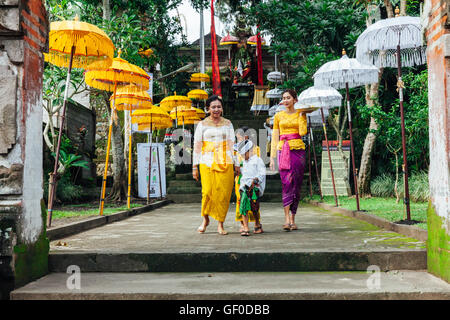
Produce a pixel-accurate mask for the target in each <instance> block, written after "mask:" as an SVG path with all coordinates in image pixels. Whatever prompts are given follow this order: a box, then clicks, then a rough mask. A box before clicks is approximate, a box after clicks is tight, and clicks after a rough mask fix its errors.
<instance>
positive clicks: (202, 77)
mask: <svg viewBox="0 0 450 320" xmlns="http://www.w3.org/2000/svg"><path fill="white" fill-rule="evenodd" d="M189 81H190V82H209V76H208V75H207V74H206V73H193V74H191V79H189Z"/></svg>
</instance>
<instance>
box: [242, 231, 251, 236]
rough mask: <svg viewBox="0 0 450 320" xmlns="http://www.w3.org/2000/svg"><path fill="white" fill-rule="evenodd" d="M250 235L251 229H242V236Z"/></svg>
mask: <svg viewBox="0 0 450 320" xmlns="http://www.w3.org/2000/svg"><path fill="white" fill-rule="evenodd" d="M249 235H250V231H248V230H247V231H245V230H243V231H241V236H243V237H248V236H249Z"/></svg>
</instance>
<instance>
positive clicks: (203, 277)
mask: <svg viewBox="0 0 450 320" xmlns="http://www.w3.org/2000/svg"><path fill="white" fill-rule="evenodd" d="M261 209H262V223H263V227H264V231H265V232H264V233H263V234H258V235H254V234H251V236H250V237H242V236H240V234H239V232H238V231H239V223H238V222H235V221H234V216H235V215H234V205H232V206H230V211H229V213H228V217H227V220H226V221H225V226H226V228H227V230H228V232H229V234H228V235H226V236H221V235H219V234H218V233H217V223H216V222H214V221H213V220H212V221H211V225H210V226H209V227H208V229H207V232H206V233H204V234H199V233H197V231H196V230H197V227H198V226H199V225H200V223H201V217H200V204H171V205H168V206H165V207H163V208H159V209H156V210H153V211H151V212H148V213H144V214H141V215H139V216H135V217H132V218H128V219H126V220H123V221H119V222H115V223H112V224H109V225H105V226H102V227H99V228H96V229H92V230H89V231H86V232H83V233H80V234H77V235H74V236H71V237H68V238H65V239H61V240H57V241H53V242H51V254H50V256H49V268H50V271H51V272H52V273H51V274H49V275H48V276H45V277H43V278H41V279H39V280H37V281H35V282H32V283H30V284H28V285H26V286H25V287H23V288H19V289H17V290H15V291H13V292H12V293H11V298H12V299H194V300H203V299H450V284H448V283H446V282H445V281H443V280H440V279H438V278H436V277H434V276H432V275H431V274H429V273H427V272H425V269H426V250H425V243H424V242H421V241H417V240H414V239H410V238H406V237H404V236H402V235H399V234H396V233H394V232H390V231H385V230H381V229H379V228H377V227H374V226H373V225H371V224H368V223H366V222H363V221H360V220H357V219H354V218H349V217H346V216H343V215H340V214H337V213H330V212H327V211H325V210H322V209H319V208H317V207H313V206H309V205H304V204H302V205H301V208H300V210H299V212H298V214H297V224H298V226H299V227H300V229H299V230H298V231H291V232H285V231H283V230H282V224H283V220H284V219H283V209H282V207H281V205H280V204H278V203H262V207H261ZM74 265H75V266H78V267H79V270H80V271H81V273H80V274H79V275H80V281H81V282H80V283H81V287H80V289H75V290H69V289H68V287H67V281H68V280H69V281H70V279H69V277H71V276H72V275H71V274H67V268H68V267H69V266H74ZM368 268H369V269H370V268H374V269H377V270H380V271H381V272H378V273H376V274H372V273H368V272H367V270H368ZM293 271H295V272H293ZM318 271H327V272H318ZM342 271H345V272H342ZM377 284H379V286H377Z"/></svg>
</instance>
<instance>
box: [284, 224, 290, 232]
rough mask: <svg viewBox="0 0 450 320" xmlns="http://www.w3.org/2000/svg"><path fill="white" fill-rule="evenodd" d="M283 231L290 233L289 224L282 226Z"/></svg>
mask: <svg viewBox="0 0 450 320" xmlns="http://www.w3.org/2000/svg"><path fill="white" fill-rule="evenodd" d="M283 230H284V231H291V225H290V224H289V223H286V224H283Z"/></svg>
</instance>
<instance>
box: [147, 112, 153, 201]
mask: <svg viewBox="0 0 450 320" xmlns="http://www.w3.org/2000/svg"><path fill="white" fill-rule="evenodd" d="M152 124H153V123H152V116H151V115H150V152H149V157H148V182H147V204H149V203H150V180H151V178H152V136H153V130H152Z"/></svg>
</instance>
